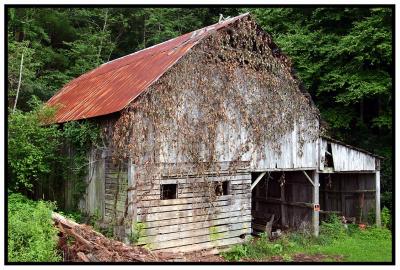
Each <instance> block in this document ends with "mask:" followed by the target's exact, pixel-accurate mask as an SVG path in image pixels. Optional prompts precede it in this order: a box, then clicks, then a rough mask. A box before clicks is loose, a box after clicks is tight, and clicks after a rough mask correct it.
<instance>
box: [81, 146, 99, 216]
mask: <svg viewBox="0 0 400 270" xmlns="http://www.w3.org/2000/svg"><path fill="white" fill-rule="evenodd" d="M104 173H105V158H104V155H103V153H102V151H100V150H96V149H92V150H91V151H90V153H89V169H88V175H87V177H86V185H87V187H86V192H85V196H84V197H83V198H82V199H81V201H80V203H79V208H80V209H81V210H82V211H84V212H85V213H87V214H89V215H100V216H101V217H103V216H104V194H105V174H104Z"/></svg>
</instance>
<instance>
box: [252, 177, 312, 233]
mask: <svg viewBox="0 0 400 270" xmlns="http://www.w3.org/2000/svg"><path fill="white" fill-rule="evenodd" d="M260 175H262V173H260V172H255V173H252V182H253V184H254V183H255V182H256V180H257V179H258V178H259V177H260ZM251 201H252V208H251V212H252V233H253V234H259V233H261V232H267V233H268V234H270V235H271V234H272V235H273V234H274V233H279V230H280V231H283V230H287V229H289V228H293V229H309V230H311V229H312V208H313V203H312V202H313V186H312V185H311V184H310V182H309V181H308V180H307V178H306V177H305V176H304V173H303V172H302V171H274V172H266V173H265V175H264V176H263V177H262V179H261V180H260V181H259V182H258V183H257V185H255V186H254V187H253V189H252V200H251Z"/></svg>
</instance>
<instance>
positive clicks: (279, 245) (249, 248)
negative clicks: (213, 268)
mask: <svg viewBox="0 0 400 270" xmlns="http://www.w3.org/2000/svg"><path fill="white" fill-rule="evenodd" d="M291 247H293V244H292V243H289V242H286V241H285V240H283V241H282V240H280V241H275V242H271V241H270V240H269V239H268V236H267V234H266V233H262V234H260V236H259V238H258V239H255V238H251V239H250V240H248V241H247V242H246V243H244V244H239V245H235V246H233V247H232V248H231V249H230V250H228V251H226V252H224V253H222V256H223V257H224V258H225V259H226V260H228V261H239V260H241V259H243V258H250V259H257V260H260V259H264V258H267V257H270V256H274V255H283V256H284V257H285V259H286V260H288V261H290V260H291V257H290V256H289V255H288V254H287V251H288V250H289V249H290V248H291Z"/></svg>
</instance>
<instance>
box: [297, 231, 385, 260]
mask: <svg viewBox="0 0 400 270" xmlns="http://www.w3.org/2000/svg"><path fill="white" fill-rule="evenodd" d="M291 253H292V254H295V253H305V254H324V255H332V256H335V255H339V256H343V259H342V261H344V262H390V261H392V237H391V232H390V231H388V230H387V229H381V230H380V229H376V228H370V229H368V230H366V231H360V232H357V233H354V234H353V235H351V236H345V237H342V238H340V239H337V240H334V241H332V242H331V243H330V244H327V245H318V244H317V245H310V246H309V247H305V248H304V249H302V247H301V246H297V247H296V248H295V249H293V250H292V252H291Z"/></svg>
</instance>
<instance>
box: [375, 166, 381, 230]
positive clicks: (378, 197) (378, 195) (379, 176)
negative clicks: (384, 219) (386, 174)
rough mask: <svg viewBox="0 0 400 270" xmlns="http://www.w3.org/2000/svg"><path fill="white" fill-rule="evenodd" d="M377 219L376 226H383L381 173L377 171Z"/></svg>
mask: <svg viewBox="0 0 400 270" xmlns="http://www.w3.org/2000/svg"><path fill="white" fill-rule="evenodd" d="M375 190H376V192H375V221H376V226H378V227H381V173H380V171H376V172H375Z"/></svg>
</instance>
